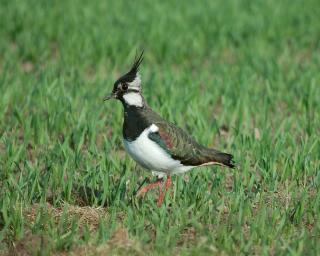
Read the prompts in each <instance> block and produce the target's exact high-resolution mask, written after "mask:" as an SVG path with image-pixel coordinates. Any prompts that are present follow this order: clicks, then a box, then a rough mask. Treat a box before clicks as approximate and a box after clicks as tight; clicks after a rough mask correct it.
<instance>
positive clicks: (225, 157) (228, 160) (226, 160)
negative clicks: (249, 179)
mask: <svg viewBox="0 0 320 256" xmlns="http://www.w3.org/2000/svg"><path fill="white" fill-rule="evenodd" d="M215 158H216V159H217V161H218V162H219V163H221V164H223V165H225V166H228V167H230V168H234V167H235V163H234V161H233V155H230V154H227V153H223V152H218V153H217V154H216V156H215Z"/></svg>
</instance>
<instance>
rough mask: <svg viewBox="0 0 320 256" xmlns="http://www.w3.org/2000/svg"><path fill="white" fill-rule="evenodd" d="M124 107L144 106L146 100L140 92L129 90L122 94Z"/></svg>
mask: <svg viewBox="0 0 320 256" xmlns="http://www.w3.org/2000/svg"><path fill="white" fill-rule="evenodd" d="M122 104H123V106H124V108H143V107H144V106H145V105H146V102H145V100H144V98H143V96H142V95H141V93H140V92H128V93H126V94H124V95H123V96H122Z"/></svg>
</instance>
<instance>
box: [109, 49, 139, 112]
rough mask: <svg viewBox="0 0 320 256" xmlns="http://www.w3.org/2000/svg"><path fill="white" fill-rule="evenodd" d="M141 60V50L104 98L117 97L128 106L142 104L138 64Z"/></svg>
mask: <svg viewBox="0 0 320 256" xmlns="http://www.w3.org/2000/svg"><path fill="white" fill-rule="evenodd" d="M142 60H143V51H142V52H141V54H140V56H139V57H137V58H135V61H134V63H133V65H132V67H131V69H130V71H129V72H127V73H126V74H124V75H123V76H121V77H120V78H119V79H118V80H117V81H116V82H115V83H114V86H113V90H112V92H111V93H110V94H109V95H108V96H107V97H105V98H104V100H110V99H118V100H120V101H122V103H123V104H126V105H129V106H137V107H142V106H143V98H142V96H141V78H140V74H139V66H140V64H141V62H142Z"/></svg>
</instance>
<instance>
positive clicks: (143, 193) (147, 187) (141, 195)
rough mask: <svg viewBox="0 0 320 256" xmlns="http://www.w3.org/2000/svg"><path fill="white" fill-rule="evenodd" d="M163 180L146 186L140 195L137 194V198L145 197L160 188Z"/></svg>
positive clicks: (140, 191) (139, 192)
mask: <svg viewBox="0 0 320 256" xmlns="http://www.w3.org/2000/svg"><path fill="white" fill-rule="evenodd" d="M162 181H163V179H162V178H161V179H157V180H156V181H155V182H153V183H150V184H148V185H145V186H144V187H142V188H141V189H140V190H139V191H138V193H137V197H143V196H144V195H145V194H146V193H147V192H148V191H149V190H150V189H153V188H156V187H158V186H160V185H161V184H162Z"/></svg>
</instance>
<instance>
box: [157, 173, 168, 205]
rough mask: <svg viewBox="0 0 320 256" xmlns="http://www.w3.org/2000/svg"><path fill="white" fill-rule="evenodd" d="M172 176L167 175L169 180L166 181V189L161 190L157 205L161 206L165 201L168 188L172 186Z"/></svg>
mask: <svg viewBox="0 0 320 256" xmlns="http://www.w3.org/2000/svg"><path fill="white" fill-rule="evenodd" d="M171 184H172V183H171V176H170V175H168V176H167V180H166V183H165V184H164V190H163V191H162V192H161V194H160V196H159V198H158V202H157V206H158V207H160V206H161V205H162V203H163V200H164V197H165V195H166V193H167V190H168V188H169V187H170V186H171Z"/></svg>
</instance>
